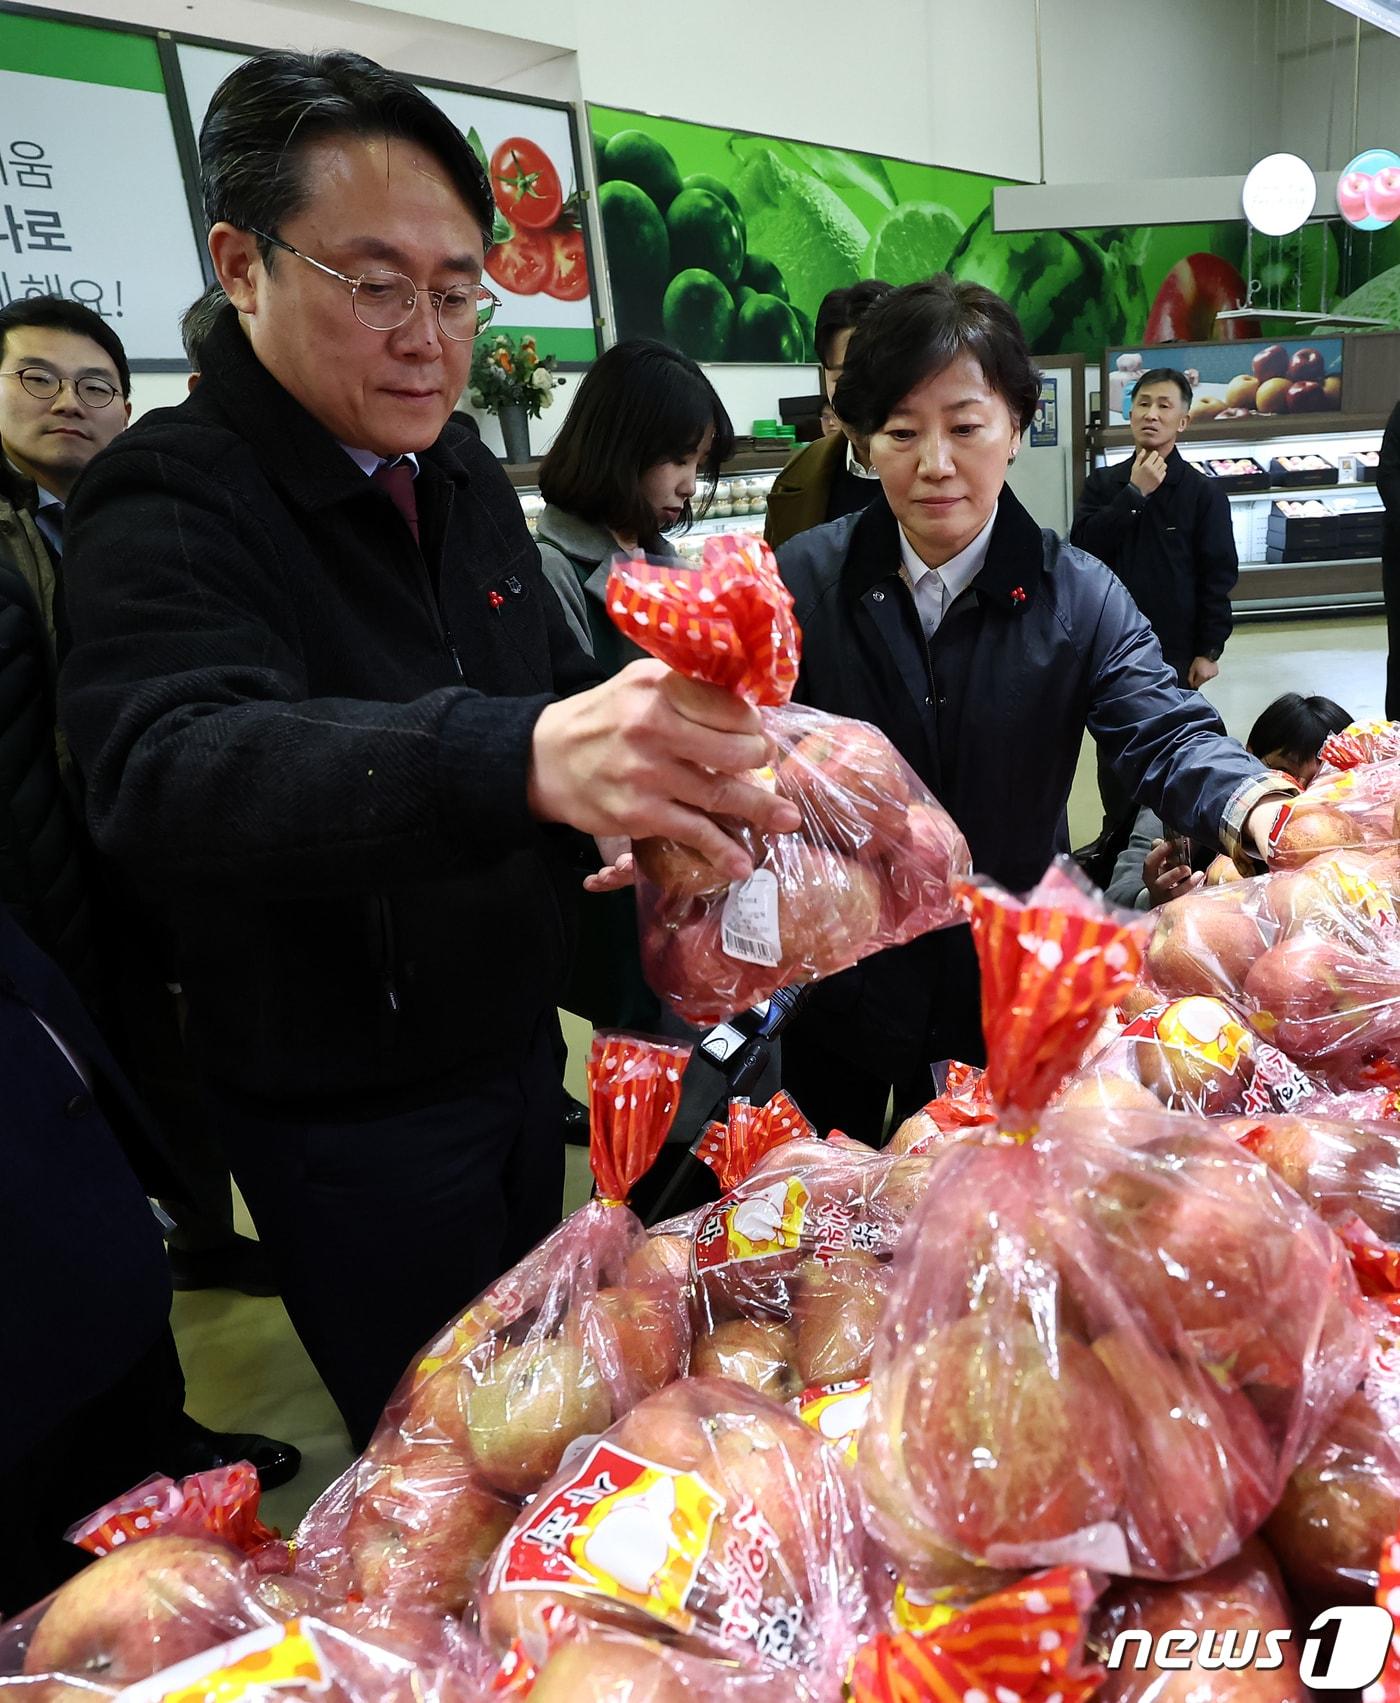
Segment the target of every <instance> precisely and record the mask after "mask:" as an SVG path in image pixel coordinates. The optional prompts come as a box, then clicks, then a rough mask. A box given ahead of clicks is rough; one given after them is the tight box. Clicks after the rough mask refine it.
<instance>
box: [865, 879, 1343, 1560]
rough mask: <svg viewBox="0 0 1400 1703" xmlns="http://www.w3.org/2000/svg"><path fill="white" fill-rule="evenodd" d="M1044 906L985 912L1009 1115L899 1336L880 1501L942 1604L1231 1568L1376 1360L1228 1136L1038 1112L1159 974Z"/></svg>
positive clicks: (928, 1209) (959, 1181)
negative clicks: (1102, 1017)
mask: <svg viewBox="0 0 1400 1703" xmlns="http://www.w3.org/2000/svg"><path fill="white" fill-rule="evenodd" d="M1043 898H1044V899H1045V900H1048V901H1049V902H1040V901H1041V899H1042V894H1036V895H1032V896H1031V898H1030V899H1029V900H1028V901H1026V902H1025V903H1024V904H1021V903H1018V902H1016V901H1013V900H1011V899H1010V898H1009V897H1008V896H1007V895H1004V894H998V893H995V892H994V891H991V890H988V889H986V888H979V890H977V891H974V892H973V893H972V895H971V903H972V905H973V927H974V939H975V941H976V944H977V948H978V955H979V960H980V962H981V965H982V970H983V1000H984V1023H985V1027H986V1031H987V1036H988V1043H989V1052H990V1055H991V1064H990V1065H989V1068H988V1072H987V1076H986V1078H985V1082H986V1091H987V1093H988V1094H989V1096H990V1099H991V1101H992V1103H993V1104H995V1105H997V1106H998V1107H999V1118H998V1121H997V1123H996V1124H995V1125H993V1126H987V1127H985V1128H984V1129H981V1130H977V1129H972V1130H969V1131H968V1132H967V1133H966V1134H964V1135H963V1136H962V1137H961V1138H959V1139H957V1140H955V1141H953V1142H952V1143H951V1144H950V1145H947V1146H945V1147H944V1148H943V1149H942V1152H941V1156H940V1157H939V1158H938V1159H937V1160H936V1161H935V1163H936V1170H935V1172H934V1175H933V1177H932V1178H931V1180H930V1182H929V1185H928V1188H927V1192H926V1195H925V1199H924V1203H923V1205H922V1207H921V1208H920V1209H919V1210H918V1211H917V1212H916V1214H915V1216H914V1217H913V1219H912V1220H911V1222H910V1224H909V1225H908V1227H907V1230H906V1232H905V1235H904V1237H903V1238H902V1240H901V1242H900V1245H899V1250H898V1252H897V1254H896V1260H895V1274H894V1285H893V1289H892V1292H891V1295H890V1299H889V1302H888V1305H887V1306H886V1308H885V1310H884V1313H883V1316H882V1319H881V1321H880V1325H879V1329H878V1332H877V1337H876V1346H875V1354H874V1359H873V1366H872V1373H871V1402H870V1411H869V1416H868V1418H867V1420H866V1423H865V1426H864V1429H863V1430H862V1432H861V1435H860V1442H859V1456H858V1468H859V1473H860V1480H861V1487H862V1491H863V1494H864V1496H865V1498H866V1502H867V1506H868V1507H869V1508H870V1510H871V1513H872V1519H873V1525H874V1529H875V1530H876V1532H877V1533H878V1535H879V1537H880V1539H881V1541H882V1542H883V1543H884V1545H885V1546H886V1547H887V1548H888V1550H889V1551H890V1553H891V1554H892V1555H893V1556H894V1557H895V1558H896V1560H897V1562H898V1564H899V1566H900V1567H901V1568H902V1569H903V1570H904V1572H905V1573H906V1575H907V1576H908V1577H909V1578H911V1579H913V1580H914V1581H915V1582H916V1583H918V1584H919V1585H921V1586H923V1587H924V1588H925V1589H929V1588H932V1589H944V1590H953V1591H956V1590H958V1589H964V1590H966V1589H969V1588H975V1583H974V1582H975V1581H976V1579H977V1578H978V1576H979V1571H980V1570H984V1569H994V1570H997V1571H999V1572H1003V1573H1004V1572H1006V1571H1007V1570H1013V1571H1025V1570H1027V1569H1029V1568H1032V1567H1035V1566H1038V1565H1048V1564H1051V1563H1053V1562H1071V1563H1075V1564H1079V1565H1083V1566H1086V1567H1097V1568H1102V1569H1105V1570H1107V1571H1110V1572H1115V1573H1130V1574H1132V1575H1134V1576H1135V1577H1140V1578H1152V1579H1160V1580H1172V1579H1178V1578H1183V1577H1189V1576H1192V1575H1195V1574H1198V1573H1200V1572H1202V1571H1204V1570H1206V1569H1208V1568H1210V1567H1212V1566H1216V1565H1219V1564H1220V1563H1222V1562H1224V1561H1227V1560H1229V1559H1230V1557H1232V1556H1233V1555H1234V1554H1236V1553H1237V1551H1238V1549H1239V1547H1240V1545H1241V1543H1242V1542H1243V1541H1244V1540H1245V1539H1246V1538H1247V1537H1248V1536H1249V1535H1250V1534H1251V1533H1252V1532H1254V1531H1256V1530H1257V1529H1258V1527H1259V1526H1260V1525H1261V1524H1262V1522H1263V1521H1264V1520H1265V1518H1266V1517H1267V1516H1268V1515H1269V1513H1270V1512H1271V1511H1272V1510H1273V1508H1274V1507H1275V1505H1276V1504H1277V1503H1278V1501H1279V1499H1280V1497H1281V1496H1282V1494H1283V1491H1284V1487H1285V1485H1286V1484H1287V1482H1288V1479H1289V1476H1290V1474H1291V1473H1292V1471H1293V1469H1294V1468H1295V1467H1296V1466H1297V1465H1298V1463H1299V1462H1300V1461H1301V1459H1302V1458H1303V1457H1304V1456H1305V1455H1306V1454H1307V1453H1308V1451H1309V1450H1310V1449H1311V1448H1312V1447H1313V1446H1314V1444H1315V1443H1316V1442H1317V1441H1318V1439H1319V1438H1320V1437H1321V1436H1322V1434H1323V1433H1324V1431H1325V1428H1326V1426H1327V1425H1328V1424H1329V1423H1330V1422H1331V1420H1332V1419H1333V1418H1334V1417H1335V1416H1336V1414H1337V1412H1338V1411H1339V1410H1340V1408H1341V1407H1342V1405H1343V1404H1344V1403H1345V1401H1346V1399H1347V1397H1348V1395H1349V1394H1350V1393H1351V1392H1352V1390H1353V1389H1354V1388H1355V1387H1356V1386H1357V1384H1358V1383H1359V1381H1360V1378H1361V1374H1362V1369H1363V1366H1364V1361H1365V1355H1366V1348H1367V1335H1366V1328H1365V1321H1364V1314H1363V1310H1362V1303H1361V1300H1360V1296H1359V1292H1358V1289H1357V1285H1356V1280H1355V1278H1354V1276H1353V1274H1352V1270H1351V1267H1350V1265H1349V1263H1348V1260H1347V1257H1346V1253H1345V1250H1344V1249H1343V1247H1342V1245H1341V1243H1340V1242H1339V1241H1338V1240H1337V1238H1336V1237H1335V1236H1334V1235H1333V1234H1332V1232H1331V1231H1330V1230H1329V1229H1328V1228H1327V1226H1326V1225H1324V1224H1323V1223H1322V1221H1321V1220H1320V1219H1319V1218H1317V1216H1316V1215H1315V1214H1314V1213H1313V1212H1312V1211H1311V1210H1310V1209H1309V1208H1308V1207H1307V1206H1306V1205H1305V1204H1304V1203H1303V1202H1302V1201H1301V1200H1299V1199H1298V1197H1297V1196H1296V1195H1294V1194H1293V1193H1292V1192H1291V1190H1289V1189H1288V1188H1287V1187H1286V1186H1285V1185H1284V1184H1283V1183H1282V1182H1281V1181H1280V1180H1279V1179H1278V1178H1277V1177H1276V1176H1275V1175H1274V1174H1273V1173H1272V1172H1271V1171H1270V1170H1269V1169H1268V1168H1267V1167H1266V1166H1265V1165H1264V1164H1263V1163H1262V1162H1260V1161H1259V1160H1257V1159H1255V1158H1254V1157H1253V1156H1252V1155H1251V1154H1249V1153H1248V1152H1246V1151H1245V1150H1243V1149H1242V1148H1241V1147H1240V1146H1239V1144H1238V1143H1237V1142H1235V1141H1233V1140H1232V1139H1230V1137H1229V1135H1228V1134H1226V1133H1223V1132H1220V1133H1218V1132H1217V1131H1216V1130H1215V1129H1213V1128H1212V1126H1211V1125H1210V1123H1209V1122H1207V1121H1206V1120H1204V1119H1202V1118H1197V1117H1192V1118H1186V1117H1179V1116H1172V1115H1170V1114H1168V1113H1165V1112H1164V1111H1163V1110H1162V1109H1160V1108H1159V1107H1158V1108H1156V1109H1154V1110H1152V1111H1146V1112H1144V1111H1135V1110H1128V1111H1112V1112H1108V1113H1105V1112H1104V1111H1103V1110H1101V1109H1098V1110H1095V1111H1092V1112H1089V1111H1086V1110H1084V1109H1082V1108H1076V1107H1070V1108H1068V1109H1066V1108H1060V1109H1056V1110H1051V1111H1049V1112H1044V1111H1043V1110H1042V1109H1041V1108H1043V1106H1044V1104H1045V1101H1046V1099H1047V1098H1048V1097H1049V1095H1050V1094H1051V1093H1052V1092H1053V1090H1054V1088H1055V1085H1056V1084H1057V1083H1058V1082H1060V1081H1061V1080H1062V1079H1063V1077H1064V1075H1065V1071H1066V1067H1067V1064H1069V1063H1070V1062H1072V1061H1073V1057H1074V1054H1075V1052H1076V1051H1077V1050H1078V1049H1080V1048H1082V1046H1083V1045H1084V1042H1085V1039H1086V1037H1087V1036H1089V1035H1090V1034H1091V1033H1092V1032H1093V1031H1094V1029H1095V1028H1096V1027H1097V1018H1098V1015H1099V1013H1100V1012H1101V1011H1102V1010H1103V1009H1104V1008H1105V1007H1106V1006H1108V1005H1109V1004H1111V1003H1112V1001H1113V1000H1114V999H1116V998H1117V997H1118V996H1119V995H1120V994H1121V993H1122V991H1123V990H1124V989H1125V988H1126V987H1127V986H1128V985H1129V983H1130V981H1131V979H1132V976H1133V974H1134V973H1135V971H1136V968H1137V938H1136V930H1135V928H1134V927H1133V925H1128V926H1126V927H1120V926H1119V925H1117V924H1116V923H1114V922H1113V921H1112V920H1110V919H1109V918H1108V917H1107V916H1106V915H1105V914H1104V913H1102V912H1099V913H1098V914H1097V916H1096V915H1095V907H1093V906H1092V905H1090V904H1088V903H1087V902H1085V903H1084V904H1083V905H1081V906H1080V907H1079V910H1078V914H1075V911H1074V910H1073V909H1072V908H1071V904H1072V901H1067V899H1066V895H1065V892H1064V884H1063V883H1062V884H1061V886H1060V888H1059V889H1058V890H1056V888H1055V887H1054V886H1053V885H1052V884H1050V883H1047V884H1046V887H1045V889H1044V891H1043ZM1069 967H1072V973H1070V968H1069ZM983 1576H984V1577H985V1576H986V1575H985V1573H984V1574H983Z"/></svg>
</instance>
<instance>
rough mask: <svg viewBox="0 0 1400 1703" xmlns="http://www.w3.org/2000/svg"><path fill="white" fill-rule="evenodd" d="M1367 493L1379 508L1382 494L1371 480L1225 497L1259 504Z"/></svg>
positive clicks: (1286, 487) (1281, 487)
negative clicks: (1269, 500) (1278, 498)
mask: <svg viewBox="0 0 1400 1703" xmlns="http://www.w3.org/2000/svg"><path fill="white" fill-rule="evenodd" d="M1367 491H1370V492H1371V494H1372V495H1373V496H1374V497H1375V499H1376V501H1375V503H1373V504H1372V505H1371V506H1372V507H1373V508H1379V507H1380V492H1379V491H1378V490H1377V489H1376V487H1375V486H1374V485H1373V484H1372V483H1371V482H1370V480H1366V481H1365V482H1363V481H1361V480H1359V479H1358V480H1354V481H1353V482H1352V483H1351V484H1342V485H1270V486H1269V487H1268V489H1267V490H1263V491H1227V492H1226V493H1225V495H1226V496H1227V497H1228V498H1229V499H1230V501H1231V502H1232V503H1257V502H1260V501H1262V500H1263V499H1264V498H1265V497H1271V498H1276V497H1287V498H1289V499H1290V500H1291V499H1293V498H1295V497H1296V498H1300V499H1302V500H1306V499H1308V498H1310V497H1359V496H1361V495H1363V494H1364V493H1365V492H1367Z"/></svg>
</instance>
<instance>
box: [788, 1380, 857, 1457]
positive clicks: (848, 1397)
mask: <svg viewBox="0 0 1400 1703" xmlns="http://www.w3.org/2000/svg"><path fill="white" fill-rule="evenodd" d="M869 1412H870V1380H869V1378H856V1379H852V1380H850V1381H849V1382H847V1383H841V1384H814V1385H813V1386H812V1388H810V1389H806V1390H803V1392H802V1394H801V1395H800V1396H798V1398H797V1417H798V1418H799V1419H800V1420H802V1422H803V1424H804V1425H810V1426H811V1427H812V1429H813V1430H814V1431H815V1432H816V1433H817V1435H818V1436H819V1437H820V1438H821V1439H822V1441H823V1442H825V1443H830V1444H831V1446H832V1448H834V1449H836V1450H838V1451H839V1452H840V1453H841V1454H842V1455H844V1456H845V1458H846V1459H847V1460H848V1461H849V1462H850V1463H851V1464H852V1466H854V1465H855V1460H856V1455H857V1452H858V1450H859V1444H860V1433H861V1430H862V1428H863V1427H864V1425H865V1420H866V1416H867V1415H868V1414H869Z"/></svg>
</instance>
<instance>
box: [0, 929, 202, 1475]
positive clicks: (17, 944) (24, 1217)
mask: <svg viewBox="0 0 1400 1703" xmlns="http://www.w3.org/2000/svg"><path fill="white" fill-rule="evenodd" d="M39 1019H42V1020H43V1022H42V1023H41V1022H40V1021H39ZM45 1026H47V1029H48V1031H49V1032H47V1033H46V1030H45ZM54 1035H58V1036H60V1037H61V1039H62V1041H63V1043H64V1046H65V1047H66V1048H67V1049H69V1051H70V1052H71V1053H72V1054H73V1056H74V1057H75V1058H77V1059H78V1060H79V1062H80V1063H81V1065H82V1068H83V1071H84V1073H85V1074H86V1081H84V1080H83V1078H82V1077H80V1076H79V1075H78V1073H77V1071H76V1070H75V1069H74V1067H73V1065H72V1064H71V1063H70V1062H69V1060H68V1059H67V1058H66V1057H65V1056H64V1053H63V1051H62V1050H61V1049H60V1048H59V1046H58V1045H57V1043H56V1042H55V1041H54V1039H53V1036H54ZM0 1096H3V1105H4V1115H3V1117H0V1166H3V1171H4V1178H5V1182H4V1187H3V1188H0V1342H3V1344H4V1349H3V1361H0V1364H3V1369H4V1380H3V1391H2V1392H0V1471H3V1470H4V1469H5V1468H6V1467H8V1466H9V1465H11V1464H12V1463H13V1462H14V1461H16V1460H18V1459H19V1458H20V1457H21V1456H23V1455H24V1454H25V1453H26V1452H27V1451H28V1450H29V1449H31V1448H33V1446H34V1445H35V1444H36V1443H37V1442H39V1441H40V1440H41V1439H42V1438H43V1437H44V1436H45V1435H46V1434H47V1433H48V1432H49V1431H50V1430H52V1428H53V1427H54V1426H55V1425H56V1424H57V1423H58V1422H59V1421H60V1420H61V1419H63V1418H65V1417H66V1416H67V1415H68V1414H70V1413H72V1412H73V1411H74V1409H75V1408H78V1407H80V1406H82V1404H83V1403H84V1402H87V1401H90V1400H91V1399H92V1398H93V1397H95V1396H97V1395H100V1394H101V1393H102V1391H104V1390H106V1389H108V1388H110V1386H111V1385H112V1384H114V1383H116V1381H117V1379H118V1378H120V1377H122V1376H123V1375H124V1374H125V1373H126V1371H127V1370H128V1369H129V1368H130V1367H131V1366H132V1365H134V1364H135V1362H136V1361H137V1360H138V1359H139V1358H140V1356H141V1355H142V1354H143V1353H145V1351H146V1350H147V1349H148V1348H149V1347H150V1346H151V1344H152V1343H153V1342H154V1341H155V1339H156V1336H157V1335H158V1334H159V1333H160V1332H161V1331H163V1330H168V1328H169V1318H170V1269H169V1267H168V1265H167V1264H166V1259H165V1244H164V1242H163V1241H162V1239H161V1233H160V1229H159V1227H158V1225H157V1224H156V1220H155V1217H154V1215H153V1214H152V1212H151V1208H150V1204H149V1202H148V1201H147V1199H146V1194H147V1192H149V1193H151V1194H160V1195H169V1194H172V1193H176V1192H178V1188H179V1185H178V1183H177V1181H176V1174H175V1170H174V1168H173V1166H172V1164H171V1160H170V1156H169V1154H168V1152H167V1151H166V1149H165V1148H164V1146H163V1145H162V1143H161V1138H160V1136H159V1134H158V1133H157V1131H156V1130H155V1129H153V1128H152V1126H151V1124H150V1123H149V1121H148V1120H147V1118H146V1115H145V1113H144V1111H143V1110H142V1108H141V1106H140V1104H139V1102H138V1101H137V1100H136V1098H135V1096H134V1095H133V1094H132V1091H131V1089H130V1087H129V1086H128V1085H127V1083H126V1080H125V1078H124V1077H123V1076H122V1073H121V1071H120V1070H119V1069H118V1067H117V1064H116V1061H115V1060H114V1059H113V1058H112V1055H111V1053H110V1052H108V1050H107V1046H106V1043H105V1042H104V1041H103V1039H102V1037H101V1035H99V1034H98V1032H97V1029H96V1028H95V1027H94V1025H93V1022H92V1019H91V1018H90V1017H89V1016H88V1014H87V1012H86V1011H85V1010H84V1008H83V1005H82V1003H81V1001H80V1000H79V999H78V997H77V995H76V994H75V993H74V991H73V989H72V988H71V987H70V986H69V985H68V983H67V982H66V981H65V980H64V979H63V977H62V975H61V974H60V973H59V971H58V969H57V967H56V966H55V965H54V964H53V963H52V962H51V961H50V960H49V959H48V958H46V957H45V956H44V955H43V953H42V952H40V951H39V949H38V948H37V947H36V946H35V945H34V944H33V942H32V941H31V940H30V939H29V938H28V936H27V935H26V934H25V933H24V932H23V931H22V930H21V928H20V927H19V925H18V923H16V922H15V921H14V920H13V919H12V918H11V916H10V914H9V913H8V911H7V909H6V907H5V906H4V905H3V904H0Z"/></svg>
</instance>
